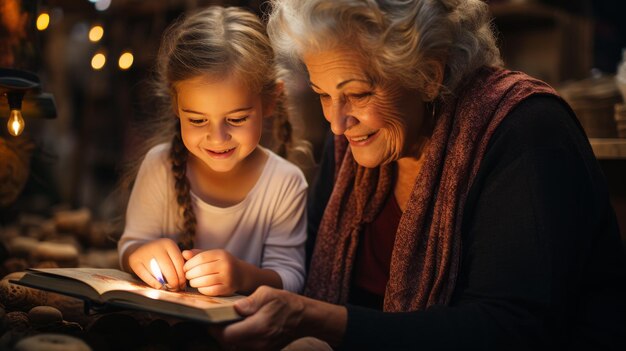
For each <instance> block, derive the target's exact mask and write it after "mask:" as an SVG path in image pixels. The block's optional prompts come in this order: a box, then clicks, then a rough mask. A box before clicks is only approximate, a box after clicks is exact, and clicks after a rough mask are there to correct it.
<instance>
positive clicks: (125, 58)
mask: <svg viewBox="0 0 626 351" xmlns="http://www.w3.org/2000/svg"><path fill="white" fill-rule="evenodd" d="M133 59H134V57H133V54H131V53H130V52H128V51H127V52H124V53H122V54H121V55H120V59H119V61H118V65H119V66H120V68H121V69H129V68H130V66H132V65H133Z"/></svg>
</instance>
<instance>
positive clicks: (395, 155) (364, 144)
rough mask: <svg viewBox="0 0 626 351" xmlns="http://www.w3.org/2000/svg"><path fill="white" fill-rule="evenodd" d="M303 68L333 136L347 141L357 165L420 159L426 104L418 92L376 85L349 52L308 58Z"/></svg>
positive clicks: (335, 52) (360, 63)
mask: <svg viewBox="0 0 626 351" xmlns="http://www.w3.org/2000/svg"><path fill="white" fill-rule="evenodd" d="M304 63H305V65H306V67H307V69H308V71H309V79H310V83H311V87H312V88H313V90H314V91H315V92H316V93H317V94H318V95H319V96H320V102H321V104H322V108H323V110H324V116H325V117H326V119H327V120H328V121H329V122H330V125H331V129H332V131H333V133H335V134H337V135H341V134H343V135H344V136H345V137H346V138H347V139H348V141H349V143H350V147H351V149H352V154H353V155H354V159H355V160H356V162H357V163H359V164H360V165H362V166H365V167H370V168H372V167H377V166H380V165H383V164H386V163H389V162H392V161H395V160H397V159H399V158H402V157H417V158H418V157H419V155H418V154H417V151H416V150H419V142H420V140H421V139H420V135H421V132H420V129H421V128H422V125H423V117H424V101H423V99H422V95H421V94H420V93H419V92H418V91H417V90H410V89H405V88H402V87H400V86H398V85H394V84H393V82H388V83H384V84H375V83H374V82H373V81H372V79H371V78H370V75H368V67H367V64H366V62H365V60H364V59H362V58H361V57H360V56H358V55H357V54H355V53H353V52H351V51H348V50H337V51H323V52H317V53H311V54H308V55H305V56H304Z"/></svg>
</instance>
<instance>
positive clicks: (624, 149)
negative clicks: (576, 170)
mask: <svg viewBox="0 0 626 351" xmlns="http://www.w3.org/2000/svg"><path fill="white" fill-rule="evenodd" d="M589 142H590V143H591V148H592V149H593V153H594V154H595V155H596V158H597V159H599V160H626V139H617V138H615V139H608V138H607V139H604V138H589Z"/></svg>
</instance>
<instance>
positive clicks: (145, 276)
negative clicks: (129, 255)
mask: <svg viewBox="0 0 626 351" xmlns="http://www.w3.org/2000/svg"><path fill="white" fill-rule="evenodd" d="M132 269H133V271H134V272H135V274H136V275H137V276H138V277H139V279H141V280H143V282H144V283H146V284H148V285H149V286H151V287H153V288H155V289H160V288H161V283H160V282H159V281H158V280H156V278H154V276H153V275H152V272H150V270H149V269H148V268H147V267H146V266H145V265H144V264H138V265H137V266H136V267H132Z"/></svg>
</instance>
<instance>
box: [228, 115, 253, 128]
mask: <svg viewBox="0 0 626 351" xmlns="http://www.w3.org/2000/svg"><path fill="white" fill-rule="evenodd" d="M247 120H248V116H245V117H239V118H227V119H226V121H227V122H228V124H230V125H233V126H240V125H242V124H244V123H245V122H246V121H247Z"/></svg>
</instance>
